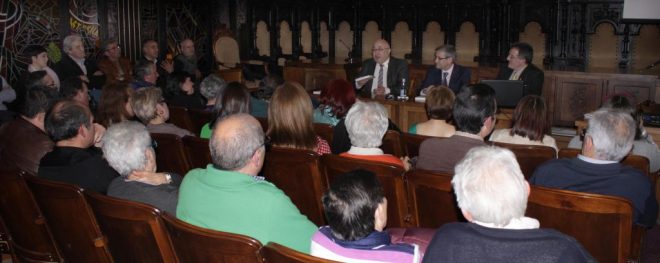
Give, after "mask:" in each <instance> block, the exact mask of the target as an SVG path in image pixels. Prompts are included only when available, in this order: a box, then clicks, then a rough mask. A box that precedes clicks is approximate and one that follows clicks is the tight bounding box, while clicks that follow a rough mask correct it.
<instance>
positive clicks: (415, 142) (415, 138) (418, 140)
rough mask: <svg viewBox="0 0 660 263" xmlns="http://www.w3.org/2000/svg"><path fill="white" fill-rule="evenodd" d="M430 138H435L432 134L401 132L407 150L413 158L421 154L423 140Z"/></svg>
mask: <svg viewBox="0 0 660 263" xmlns="http://www.w3.org/2000/svg"><path fill="white" fill-rule="evenodd" d="M429 138H435V137H431V136H424V135H417V134H412V133H407V132H403V133H401V140H402V141H403V145H405V149H406V152H407V153H408V157H410V158H413V157H416V156H419V146H420V145H421V144H422V142H423V141H424V140H426V139H429Z"/></svg>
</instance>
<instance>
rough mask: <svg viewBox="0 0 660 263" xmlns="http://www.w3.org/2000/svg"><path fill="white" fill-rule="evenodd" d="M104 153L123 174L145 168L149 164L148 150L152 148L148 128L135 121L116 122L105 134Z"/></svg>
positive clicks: (110, 162)
mask: <svg viewBox="0 0 660 263" xmlns="http://www.w3.org/2000/svg"><path fill="white" fill-rule="evenodd" d="M102 150H103V155H104V157H105V159H106V160H107V161H108V163H109V164H110V166H112V168H114V169H115V170H116V171H117V172H118V173H119V174H121V175H122V176H128V175H129V174H130V173H131V172H133V171H141V170H144V169H145V167H146V165H147V161H148V160H147V155H146V151H147V150H150V151H153V148H151V137H150V136H149V132H148V131H147V128H146V127H145V126H144V125H142V124H140V123H138V122H135V121H124V122H120V123H117V124H114V125H112V126H110V128H108V130H107V131H105V134H104V135H103V146H102Z"/></svg>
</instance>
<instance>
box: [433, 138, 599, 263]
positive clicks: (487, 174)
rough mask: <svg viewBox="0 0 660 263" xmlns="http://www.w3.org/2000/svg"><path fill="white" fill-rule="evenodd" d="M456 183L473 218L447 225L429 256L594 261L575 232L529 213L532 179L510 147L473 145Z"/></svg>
mask: <svg viewBox="0 0 660 263" xmlns="http://www.w3.org/2000/svg"><path fill="white" fill-rule="evenodd" d="M451 184H452V186H453V188H454V192H455V193H456V200H457V201H458V207H460V209H461V212H462V213H463V216H464V217H465V219H467V220H468V221H469V223H449V224H445V225H443V226H442V227H441V228H440V229H439V230H438V232H437V233H436V234H435V236H434V237H433V240H432V241H431V244H429V246H428V248H427V249H426V254H425V255H424V262H594V261H595V260H594V259H593V258H592V257H591V255H590V254H589V252H587V251H586V250H585V249H584V248H583V247H582V246H581V245H580V243H578V242H577V241H576V240H575V239H573V238H572V237H569V236H566V235H564V234H562V233H560V232H558V231H556V230H552V229H539V221H538V220H536V219H533V218H529V217H525V209H526V207H527V197H528V196H529V184H527V182H526V181H525V178H524V177H523V174H522V172H521V171H520V167H519V166H518V163H517V162H516V157H515V156H514V155H513V153H512V152H511V151H509V150H507V149H503V148H499V147H485V146H484V147H476V148H473V149H472V150H470V151H469V152H468V153H467V155H466V156H465V158H464V159H463V160H462V161H461V162H460V163H459V164H458V165H456V170H455V175H454V178H453V179H452V181H451Z"/></svg>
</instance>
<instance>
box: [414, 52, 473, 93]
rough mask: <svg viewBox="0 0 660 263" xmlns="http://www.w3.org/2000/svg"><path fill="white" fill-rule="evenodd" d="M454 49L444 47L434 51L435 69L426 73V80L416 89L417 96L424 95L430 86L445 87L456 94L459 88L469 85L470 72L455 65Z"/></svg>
mask: <svg viewBox="0 0 660 263" xmlns="http://www.w3.org/2000/svg"><path fill="white" fill-rule="evenodd" d="M455 61H456V48H454V46H452V45H444V46H440V47H438V48H436V49H435V58H434V62H435V67H432V68H430V69H429V70H428V71H426V78H425V79H424V81H423V82H422V85H421V86H419V87H418V90H417V94H420V95H426V93H427V90H428V88H429V87H431V86H445V87H448V88H449V89H451V90H452V91H453V92H454V94H458V93H459V92H460V91H461V88H462V87H463V86H465V85H468V84H470V75H471V71H470V69H469V68H466V67H463V66H461V65H457V64H455V63H454V62H455Z"/></svg>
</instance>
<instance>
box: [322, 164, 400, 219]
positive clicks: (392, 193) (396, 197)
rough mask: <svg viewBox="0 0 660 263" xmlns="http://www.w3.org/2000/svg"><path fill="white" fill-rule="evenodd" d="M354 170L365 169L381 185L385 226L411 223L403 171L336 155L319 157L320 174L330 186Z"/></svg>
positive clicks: (387, 165) (391, 166)
mask: <svg viewBox="0 0 660 263" xmlns="http://www.w3.org/2000/svg"><path fill="white" fill-rule="evenodd" d="M355 169H365V170H369V171H371V172H373V173H375V174H376V176H377V177H378V180H379V181H380V183H381V184H382V185H383V190H384V191H385V197H387V206H388V207H387V225H388V226H389V227H405V226H409V225H410V223H411V221H410V220H411V218H410V215H409V214H408V204H407V203H406V188H405V184H404V180H403V173H404V170H403V169H402V168H400V167H396V166H394V165H390V164H384V163H379V162H372V161H365V160H359V159H353V158H346V157H341V156H338V155H332V154H326V155H323V156H321V172H322V173H323V175H324V176H325V178H326V180H327V185H330V184H331V183H332V182H334V181H335V179H336V178H337V177H338V176H339V175H341V174H344V173H347V172H350V171H353V170H355Z"/></svg>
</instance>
